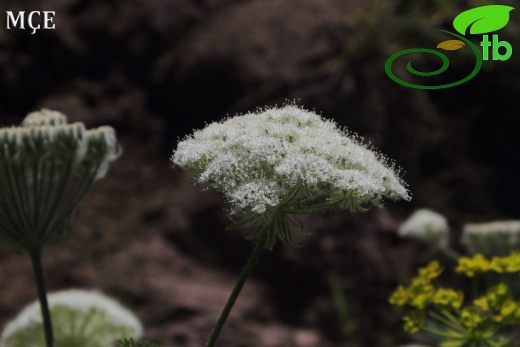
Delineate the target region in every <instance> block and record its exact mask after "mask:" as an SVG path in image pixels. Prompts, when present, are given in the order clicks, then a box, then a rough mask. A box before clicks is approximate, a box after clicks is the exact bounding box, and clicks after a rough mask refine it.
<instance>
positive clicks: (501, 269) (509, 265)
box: [455, 253, 520, 277]
mask: <svg viewBox="0 0 520 347" xmlns="http://www.w3.org/2000/svg"><path fill="white" fill-rule="evenodd" d="M455 271H456V272H458V273H461V274H463V275H465V276H467V277H473V276H475V275H476V274H478V273H483V272H488V271H494V272H498V273H512V272H518V271H520V253H511V254H510V255H509V256H506V257H493V258H492V259H491V260H488V259H486V258H485V257H484V256H483V255H482V254H481V253H477V254H475V255H474V256H473V257H471V258H470V257H461V258H460V259H459V263H458V265H457V267H456V268H455Z"/></svg>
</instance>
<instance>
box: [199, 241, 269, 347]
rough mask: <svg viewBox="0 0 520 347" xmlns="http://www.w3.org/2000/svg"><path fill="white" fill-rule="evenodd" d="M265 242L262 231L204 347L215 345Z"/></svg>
mask: <svg viewBox="0 0 520 347" xmlns="http://www.w3.org/2000/svg"><path fill="white" fill-rule="evenodd" d="M266 242H267V232H266V231H264V232H263V233H262V236H260V238H259V239H258V242H257V244H256V246H255V249H254V250H253V253H251V255H250V256H249V259H248V260H247V263H246V266H244V268H243V269H242V272H241V273H240V277H239V278H238V281H237V283H236V284H235V287H234V288H233V291H232V292H231V295H230V296H229V299H228V301H227V302H226V306H224V309H223V310H222V313H221V314H220V317H219V319H218V321H217V324H216V325H215V328H214V329H213V332H212V333H211V336H210V338H209V340H208V343H207V344H206V347H214V346H215V343H216V342H217V339H218V337H219V335H220V332H221V331H222V328H223V327H224V324H225V323H226V320H227V318H228V316H229V313H230V312H231V309H232V308H233V305H234V304H235V301H236V300H237V298H238V295H239V294H240V291H241V290H242V287H243V286H244V284H245V283H246V280H247V278H248V277H249V275H250V274H251V272H252V271H253V269H254V268H255V265H256V263H257V262H258V259H259V258H260V255H261V254H262V251H263V250H264V247H265V245H266Z"/></svg>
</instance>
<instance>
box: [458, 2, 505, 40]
mask: <svg viewBox="0 0 520 347" xmlns="http://www.w3.org/2000/svg"><path fill="white" fill-rule="evenodd" d="M513 9H514V7H511V6H505V5H487V6H480V7H475V8H472V9H471V10H467V11H464V12H462V13H461V14H459V15H458V16H457V17H455V19H454V20H453V27H454V28H455V30H457V31H458V32H459V33H461V34H462V35H466V30H467V29H468V28H469V33H470V34H486V33H490V32H492V31H496V30H499V29H502V28H503V27H505V26H506V24H507V22H509V12H511V10H513Z"/></svg>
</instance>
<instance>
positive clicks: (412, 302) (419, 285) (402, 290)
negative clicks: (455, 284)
mask: <svg viewBox="0 0 520 347" xmlns="http://www.w3.org/2000/svg"><path fill="white" fill-rule="evenodd" d="M442 271H443V268H442V267H441V266H440V265H439V262H438V261H436V260H435V261H432V262H430V263H429V264H428V265H427V266H425V267H423V268H420V269H419V271H418V274H417V276H416V277H415V278H413V279H412V282H411V284H410V286H408V287H403V286H399V287H398V288H397V289H396V290H395V292H394V293H393V294H392V296H391V297H390V300H389V301H390V303H391V304H392V305H395V306H405V305H409V306H411V307H414V308H417V309H419V310H423V309H425V308H426V307H427V306H428V305H436V306H440V307H442V308H447V309H457V308H459V307H460V306H461V305H462V301H463V299H464V296H463V294H462V292H457V291H455V290H453V289H450V288H436V287H435V286H434V285H433V284H432V283H431V282H432V280H433V279H435V278H437V277H439V275H440V274H441V273H442Z"/></svg>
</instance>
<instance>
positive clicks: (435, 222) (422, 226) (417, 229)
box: [399, 209, 449, 249]
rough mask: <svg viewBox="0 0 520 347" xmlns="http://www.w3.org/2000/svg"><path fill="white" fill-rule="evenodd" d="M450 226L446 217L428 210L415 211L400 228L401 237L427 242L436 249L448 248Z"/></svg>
mask: <svg viewBox="0 0 520 347" xmlns="http://www.w3.org/2000/svg"><path fill="white" fill-rule="evenodd" d="M448 232H449V226H448V221H447V220H446V217H444V216H443V215H441V214H439V213H437V212H434V211H431V210H428V209H420V210H417V211H415V212H414V213H413V214H412V215H411V216H410V217H409V218H408V219H407V220H406V221H405V222H404V223H403V224H402V225H401V227H400V228H399V235H401V236H402V237H412V238H415V239H418V240H420V241H423V242H425V243H426V244H428V245H429V246H430V247H432V248H434V249H438V248H445V247H447V246H448Z"/></svg>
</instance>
